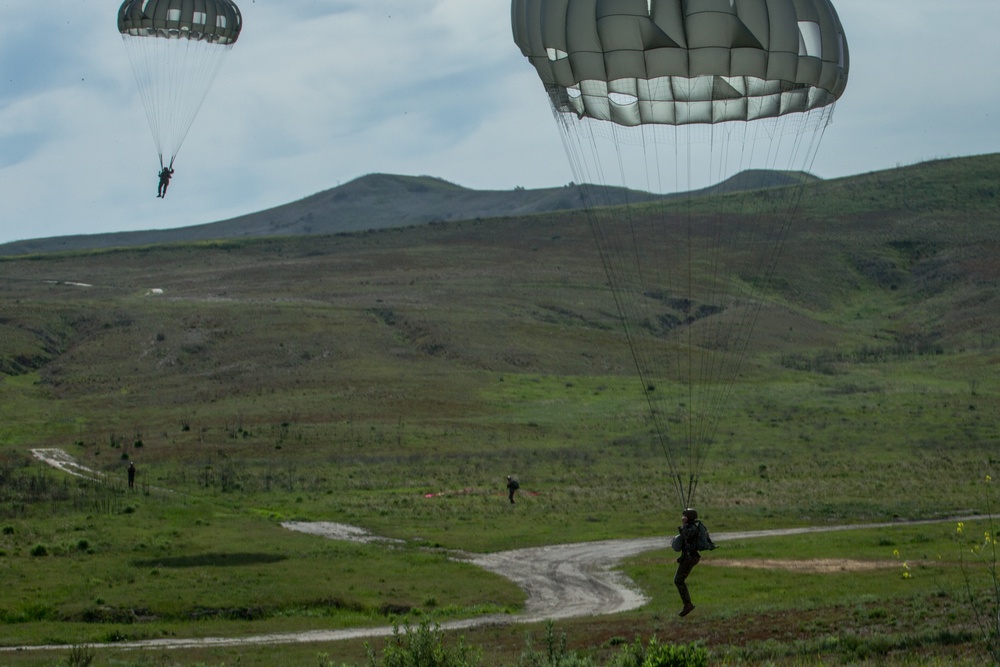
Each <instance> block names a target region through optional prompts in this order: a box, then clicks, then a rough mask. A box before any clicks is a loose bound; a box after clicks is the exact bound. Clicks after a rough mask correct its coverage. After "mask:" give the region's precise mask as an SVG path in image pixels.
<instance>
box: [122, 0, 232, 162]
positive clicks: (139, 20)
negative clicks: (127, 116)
mask: <svg viewBox="0 0 1000 667" xmlns="http://www.w3.org/2000/svg"><path fill="white" fill-rule="evenodd" d="M242 28H243V18H242V15H241V14H240V10H239V8H238V7H237V6H236V4H235V3H234V2H232V0H125V2H124V3H122V5H121V7H120V8H119V9H118V32H119V33H121V36H122V39H123V40H124V43H125V47H126V51H127V52H128V56H129V60H130V62H131V64H132V70H133V72H134V73H135V78H136V82H137V83H138V85H139V93H140V96H141V97H142V102H143V106H144V107H145V110H146V116H147V118H148V119H149V126H150V129H151V130H152V132H153V140H154V141H155V142H156V149H157V152H158V153H159V156H160V164H161V166H162V165H164V164H167V165H172V164H173V161H174V158H175V157H176V156H177V152H178V151H179V150H180V147H181V144H182V143H183V142H184V138H185V137H186V136H187V133H188V130H189V129H190V128H191V124H192V123H193V122H194V118H195V116H196V115H197V114H198V110H199V109H200V108H201V105H202V103H203V102H204V100H205V96H206V95H207V94H208V90H209V88H210V87H211V85H212V82H213V81H214V80H215V78H216V76H217V75H218V73H219V69H220V67H221V66H222V62H223V59H224V58H225V56H226V54H227V53H228V52H229V51H230V49H232V47H233V44H235V43H236V40H237V39H239V36H240V30H241V29H242Z"/></svg>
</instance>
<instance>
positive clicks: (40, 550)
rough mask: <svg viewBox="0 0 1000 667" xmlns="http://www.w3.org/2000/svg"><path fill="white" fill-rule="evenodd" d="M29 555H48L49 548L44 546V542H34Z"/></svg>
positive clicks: (38, 556)
mask: <svg viewBox="0 0 1000 667" xmlns="http://www.w3.org/2000/svg"><path fill="white" fill-rule="evenodd" d="M31 555H32V556H35V557H37V558H40V557H42V556H48V555H49V550H48V549H46V548H45V545H44V544H36V545H35V546H34V547H32V548H31Z"/></svg>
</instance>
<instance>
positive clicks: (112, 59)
mask: <svg viewBox="0 0 1000 667" xmlns="http://www.w3.org/2000/svg"><path fill="white" fill-rule="evenodd" d="M834 1H835V5H836V7H837V9H838V12H839V13H840V17H841V20H842V22H843V23H844V26H845V30H846V32H847V38H848V42H849V44H850V48H851V59H852V63H851V65H852V68H851V78H850V83H849V84H848V88H847V92H846V93H845V95H844V97H843V98H842V99H841V101H840V103H839V105H838V108H837V112H836V114H835V116H834V122H833V125H832V126H831V127H830V128H829V129H828V130H827V133H826V136H825V138H824V141H823V146H822V148H821V149H820V152H819V157H818V159H817V161H816V163H815V172H816V173H817V174H818V175H819V176H822V177H825V178H832V177H837V176H846V175H851V174H858V173H864V172H868V171H873V170H877V169H883V168H890V167H894V166H897V165H901V164H909V163H913V162H917V161H922V160H927V159H933V158H941V157H954V156H964V155H972V154H979V153H992V152H998V151H1000V129H998V128H997V126H996V124H997V121H998V116H1000V76H998V73H997V65H996V63H997V62H1000V39H997V35H996V30H995V26H997V25H1000V2H997V0H948V2H941V1H940V0H834ZM238 3H239V4H240V7H241V9H242V11H243V16H244V30H243V33H242V35H241V37H240V41H239V42H238V43H237V44H236V46H235V48H234V49H233V51H232V53H231V54H230V55H229V57H228V59H227V61H226V63H225V65H224V67H223V70H222V73H221V74H220V76H219V78H218V79H217V81H216V83H215V86H214V87H213V88H212V90H211V92H210V93H209V96H208V99H207V100H206V102H205V105H204V106H203V107H202V109H201V112H200V114H199V115H198V117H197V119H196V120H195V123H194V126H193V127H192V129H191V132H190V134H189V135H188V137H187V141H186V142H185V144H184V147H183V149H182V150H181V152H180V155H179V157H178V160H177V164H176V167H177V174H176V176H175V178H174V181H173V183H172V184H171V190H170V193H169V195H168V197H167V198H166V199H164V200H160V199H157V198H156V197H155V194H156V171H157V169H158V167H159V164H158V161H157V157H156V151H155V148H154V145H153V140H152V137H151V134H150V131H149V127H148V125H147V123H146V117H145V115H144V113H143V110H142V106H141V102H140V99H139V96H138V92H137V88H136V85H135V80H134V78H133V75H132V71H131V69H130V66H129V63H128V59H127V56H126V52H125V49H124V47H123V46H122V43H121V38H120V37H119V36H118V33H117V29H116V25H115V18H116V10H117V8H118V5H119V4H120V2H119V0H59V1H58V2H39V1H38V0H0V243H3V242H6V241H12V240H16V239H22V238H35V237H45V236H61V235H66V234H89V233H98V232H108V231H122V230H136V229H162V228H169V227H179V226H186V225H194V224H201V223H205V222H213V221H217V220H223V219H226V218H229V217H233V216H235V215H239V214H242V213H247V212H252V211H257V210H261V209H264V208H268V207H271V206H276V205H280V204H283V203H286V202H289V201H293V200H295V199H299V198H302V197H306V196H308V195H311V194H313V193H315V192H319V191H321V190H325V189H327V188H330V187H334V186H336V185H338V184H341V183H345V182H347V181H350V180H352V179H354V178H356V177H358V176H362V175H364V174H367V173H372V172H388V173H401V174H427V175H432V176H438V177H441V178H444V179H447V180H449V181H452V182H455V183H458V184H460V185H463V186H467V187H472V188H480V189H508V188H513V187H515V186H524V187H528V188H532V187H546V186H556V185H562V184H565V183H567V182H569V181H571V180H573V177H572V174H571V172H570V169H569V166H568V162H567V159H566V156H565V153H564V152H563V149H562V144H561V141H560V139H559V134H558V132H557V130H556V127H555V124H554V122H553V120H552V116H551V112H550V111H549V109H548V103H547V101H546V99H545V95H544V92H543V90H542V87H541V84H540V83H539V82H538V80H537V78H536V77H535V74H534V71H533V69H532V68H531V67H530V66H529V65H528V63H527V62H526V61H525V60H524V58H523V57H522V56H521V55H520V52H519V51H518V49H517V47H516V46H515V45H514V43H513V41H512V39H511V32H510V18H509V15H510V4H509V1H508V0H238Z"/></svg>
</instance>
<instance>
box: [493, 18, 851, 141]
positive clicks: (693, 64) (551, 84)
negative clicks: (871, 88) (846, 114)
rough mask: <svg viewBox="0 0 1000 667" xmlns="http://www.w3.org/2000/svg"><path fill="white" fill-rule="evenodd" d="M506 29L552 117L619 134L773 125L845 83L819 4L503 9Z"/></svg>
mask: <svg viewBox="0 0 1000 667" xmlns="http://www.w3.org/2000/svg"><path fill="white" fill-rule="evenodd" d="M511 19H512V24H513V31H514V41H515V42H516V43H517V45H518V46H519V47H520V49H521V52H522V53H523V54H524V55H525V56H526V57H527V58H528V59H529V60H530V61H531V64H532V65H534V67H535V70H536V71H537V72H538V76H539V78H541V80H542V83H544V84H545V87H546V90H547V91H548V93H549V95H550V97H552V98H553V106H554V108H555V109H557V110H561V111H572V112H574V113H576V114H577V115H579V116H581V117H582V116H588V117H591V118H595V119H599V120H610V121H613V122H615V123H618V124H620V125H639V124H645V123H659V124H668V125H684V124H689V123H719V122H725V121H731V120H754V119H759V118H772V117H776V116H780V115H784V114H788V113H794V112H801V111H808V110H810V109H815V108H820V107H824V106H827V105H829V104H831V103H833V102H834V101H836V100H837V99H838V98H839V97H840V95H841V93H843V91H844V88H845V87H846V85H847V76H848V68H849V54H848V49H847V40H846V39H845V38H844V30H843V27H842V26H841V23H840V19H839V18H838V16H837V13H836V11H835V10H834V8H833V5H831V4H830V2H829V1H828V0H700V1H698V2H691V1H689V0H582V1H580V0H576V1H574V0H513V4H512V6H511Z"/></svg>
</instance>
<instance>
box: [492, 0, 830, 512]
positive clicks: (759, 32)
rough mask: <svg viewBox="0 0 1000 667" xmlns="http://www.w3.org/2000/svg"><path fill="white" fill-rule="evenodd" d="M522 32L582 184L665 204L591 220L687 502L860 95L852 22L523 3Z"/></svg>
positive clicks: (515, 19)
mask: <svg viewBox="0 0 1000 667" xmlns="http://www.w3.org/2000/svg"><path fill="white" fill-rule="evenodd" d="M511 22H512V27H513V32H514V40H515V42H516V43H517V45H518V46H519V47H520V49H521V52H522V53H523V54H524V55H525V57H527V58H528V60H529V61H530V62H531V64H532V65H533V66H534V68H535V71H536V72H537V74H538V76H539V78H540V79H541V82H542V84H543V85H544V88H545V91H546V92H547V94H548V98H549V101H550V102H551V106H552V110H553V114H554V116H555V118H556V121H557V124H558V126H559V128H560V130H561V133H562V137H563V142H564V145H565V148H566V153H567V156H568V158H569V161H570V164H571V166H572V168H573V172H574V177H575V178H576V180H577V181H578V182H580V183H581V184H584V185H587V184H595V185H601V186H619V187H622V188H626V189H627V190H641V191H645V192H654V193H659V194H663V195H664V197H663V198H662V199H660V200H659V203H657V204H655V205H649V204H641V205H640V204H635V205H630V206H627V207H625V208H618V209H612V208H610V207H608V206H606V205H605V204H604V203H603V202H602V201H601V199H600V196H601V193H602V192H603V191H606V190H605V189H604V188H592V189H591V190H590V196H591V199H590V201H588V207H587V208H588V218H589V222H590V226H591V229H592V231H593V233H594V236H595V239H596V241H597V245H598V250H599V254H600V257H601V261H602V262H603V265H604V266H603V268H604V271H605V272H606V275H607V279H608V283H609V284H610V287H611V291H612V294H613V296H614V299H615V302H616V304H617V306H618V310H619V313H620V315H621V318H622V322H623V324H624V328H625V333H626V336H627V338H628V343H629V347H630V350H631V352H632V356H633V358H634V360H635V365H636V369H637V371H638V374H639V377H640V380H641V382H642V388H643V392H644V395H645V398H646V400H647V401H648V403H649V407H650V414H651V421H652V424H653V427H652V429H651V431H652V433H653V437H654V438H655V439H657V440H658V441H659V443H660V445H661V446H662V448H663V451H664V452H665V454H666V456H667V461H668V464H669V468H670V476H671V481H672V484H673V485H674V486H675V487H676V491H677V494H678V497H679V500H680V503H681V506H682V507H688V506H690V505H692V504H693V496H694V493H695V489H696V487H697V483H698V478H699V474H700V472H701V470H702V467H703V465H704V462H705V457H706V454H707V452H708V450H709V448H710V446H711V445H712V444H713V443H714V442H715V440H716V439H717V436H718V433H717V431H718V428H719V420H720V417H721V416H722V415H723V412H724V410H725V408H726V405H727V401H728V399H729V398H730V395H731V393H732V391H733V389H734V387H735V384H736V381H737V378H738V376H739V370H740V367H741V364H742V362H743V361H744V359H745V357H746V354H747V350H748V349H749V345H750V333H751V331H752V330H753V327H754V324H755V323H756V322H757V320H758V318H759V316H760V314H761V313H762V311H763V309H764V308H765V304H766V301H765V299H764V295H765V292H766V291H767V289H768V288H769V282H770V278H771V276H772V273H773V271H774V269H775V267H776V265H777V260H778V255H779V254H780V251H781V246H782V244H783V242H784V240H785V238H786V236H787V235H788V233H789V231H790V226H791V224H792V222H793V221H794V212H795V210H796V207H797V204H798V201H799V198H800V197H801V195H802V193H803V188H804V184H805V183H806V182H807V181H808V180H810V179H811V178H812V177H811V176H810V175H809V174H808V173H807V170H808V169H809V168H811V166H812V164H813V161H814V159H815V155H816V150H817V148H818V146H819V142H820V139H821V138H822V136H823V133H824V130H825V128H826V126H827V125H828V124H829V123H830V121H831V119H832V114H833V108H834V106H835V104H834V103H835V102H836V100H837V99H838V98H839V97H840V96H841V94H842V93H843V92H844V88H845V87H846V85H847V78H848V69H849V54H848V48H847V40H846V38H845V36H844V30H843V27H842V26H841V23H840V19H839V18H838V16H837V13H836V11H835V9H834V7H833V5H832V4H831V2H830V1H829V0H512V4H511ZM670 193H673V194H672V195H671V194H670ZM667 195H670V196H667Z"/></svg>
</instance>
